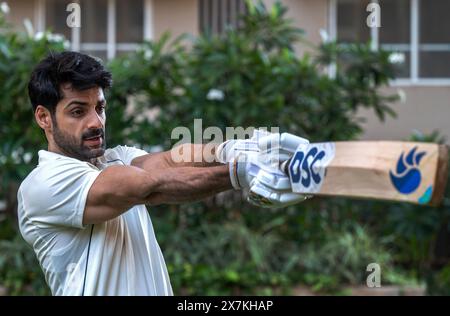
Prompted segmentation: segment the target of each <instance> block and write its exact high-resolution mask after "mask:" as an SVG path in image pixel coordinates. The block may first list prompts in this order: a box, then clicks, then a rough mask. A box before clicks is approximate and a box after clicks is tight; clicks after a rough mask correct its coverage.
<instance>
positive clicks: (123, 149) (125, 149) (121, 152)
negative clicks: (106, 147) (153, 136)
mask: <svg viewBox="0 0 450 316" xmlns="http://www.w3.org/2000/svg"><path fill="white" fill-rule="evenodd" d="M112 150H113V152H114V154H115V155H117V156H118V157H119V158H120V159H121V160H122V161H123V163H124V164H125V165H127V166H129V165H131V162H132V161H133V159H134V158H137V157H139V156H143V155H146V154H148V153H147V152H146V151H145V150H142V149H139V148H136V147H130V146H116V147H114V148H113V149H112Z"/></svg>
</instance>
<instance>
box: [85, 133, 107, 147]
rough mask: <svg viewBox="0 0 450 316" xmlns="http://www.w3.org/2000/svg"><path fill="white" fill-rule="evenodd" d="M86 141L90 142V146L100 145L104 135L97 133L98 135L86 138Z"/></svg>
mask: <svg viewBox="0 0 450 316" xmlns="http://www.w3.org/2000/svg"><path fill="white" fill-rule="evenodd" d="M84 141H85V142H86V143H88V145H90V146H98V145H101V144H102V142H103V137H102V135H97V136H93V137H89V138H85V139H84Z"/></svg>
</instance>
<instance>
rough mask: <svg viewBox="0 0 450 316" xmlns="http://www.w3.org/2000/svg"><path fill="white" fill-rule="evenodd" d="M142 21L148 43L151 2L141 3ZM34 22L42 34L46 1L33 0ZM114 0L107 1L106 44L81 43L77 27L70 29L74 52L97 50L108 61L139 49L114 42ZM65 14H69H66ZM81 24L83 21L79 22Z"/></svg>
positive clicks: (152, 36) (151, 23)
mask: <svg viewBox="0 0 450 316" xmlns="http://www.w3.org/2000/svg"><path fill="white" fill-rule="evenodd" d="M73 2H74V3H79V0H73ZM143 6H144V7H143V8H142V9H143V10H144V17H143V18H144V20H143V25H142V27H143V39H142V40H143V41H150V40H152V39H154V25H153V22H154V19H153V12H154V3H153V0H144V1H143ZM35 8H36V10H35V17H34V18H35V21H36V30H37V31H38V32H44V31H45V30H46V28H47V23H46V22H47V21H46V8H47V1H46V0H35ZM116 8H117V6H116V0H107V25H106V26H105V27H106V29H107V32H106V42H82V41H81V36H80V34H81V30H80V28H78V27H73V28H71V38H70V47H71V49H72V50H74V51H80V50H97V51H104V52H106V57H107V59H108V60H110V59H112V58H114V57H115V56H116V54H117V52H118V51H120V50H122V51H124V50H125V51H127V50H129V51H132V50H134V49H136V48H138V47H139V45H140V43H134V42H133V43H131V42H130V43H117V42H116V27H117V23H116ZM67 14H69V13H68V12H67ZM81 23H83V19H82V20H81Z"/></svg>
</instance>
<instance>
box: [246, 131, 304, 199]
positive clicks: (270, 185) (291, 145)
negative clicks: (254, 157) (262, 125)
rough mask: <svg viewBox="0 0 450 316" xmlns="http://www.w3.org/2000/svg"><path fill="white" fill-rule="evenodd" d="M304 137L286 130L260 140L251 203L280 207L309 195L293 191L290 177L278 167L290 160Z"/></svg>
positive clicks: (252, 180)
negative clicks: (259, 165) (257, 165)
mask: <svg viewBox="0 0 450 316" xmlns="http://www.w3.org/2000/svg"><path fill="white" fill-rule="evenodd" d="M308 143H309V141H308V140H307V139H305V138H302V137H298V136H295V135H292V134H289V133H283V134H281V135H272V134H271V135H267V136H264V137H262V138H260V139H259V141H258V147H259V150H260V151H259V155H258V159H259V161H263V164H262V165H261V168H260V169H259V170H258V172H257V174H256V175H255V176H253V178H252V179H251V183H250V191H249V194H248V196H247V201H248V202H250V203H251V204H254V205H257V206H261V207H266V208H279V207H285V206H289V205H292V204H296V203H299V202H302V201H304V200H306V199H307V198H308V197H309V196H306V195H304V194H299V193H293V192H292V187H291V181H290V178H289V176H288V175H287V174H286V173H285V172H284V170H283V169H282V168H281V167H280V166H282V165H284V164H285V162H286V161H287V160H288V159H290V158H291V157H292V156H293V154H294V153H295V151H296V149H297V148H298V146H299V145H300V144H308Z"/></svg>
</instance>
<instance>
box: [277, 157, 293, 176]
mask: <svg viewBox="0 0 450 316" xmlns="http://www.w3.org/2000/svg"><path fill="white" fill-rule="evenodd" d="M291 160H292V158H289V159H288V160H286V161H283V162H282V163H281V164H280V169H281V171H283V172H284V173H285V174H286V175H287V176H290V175H289V165H290V164H291Z"/></svg>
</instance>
